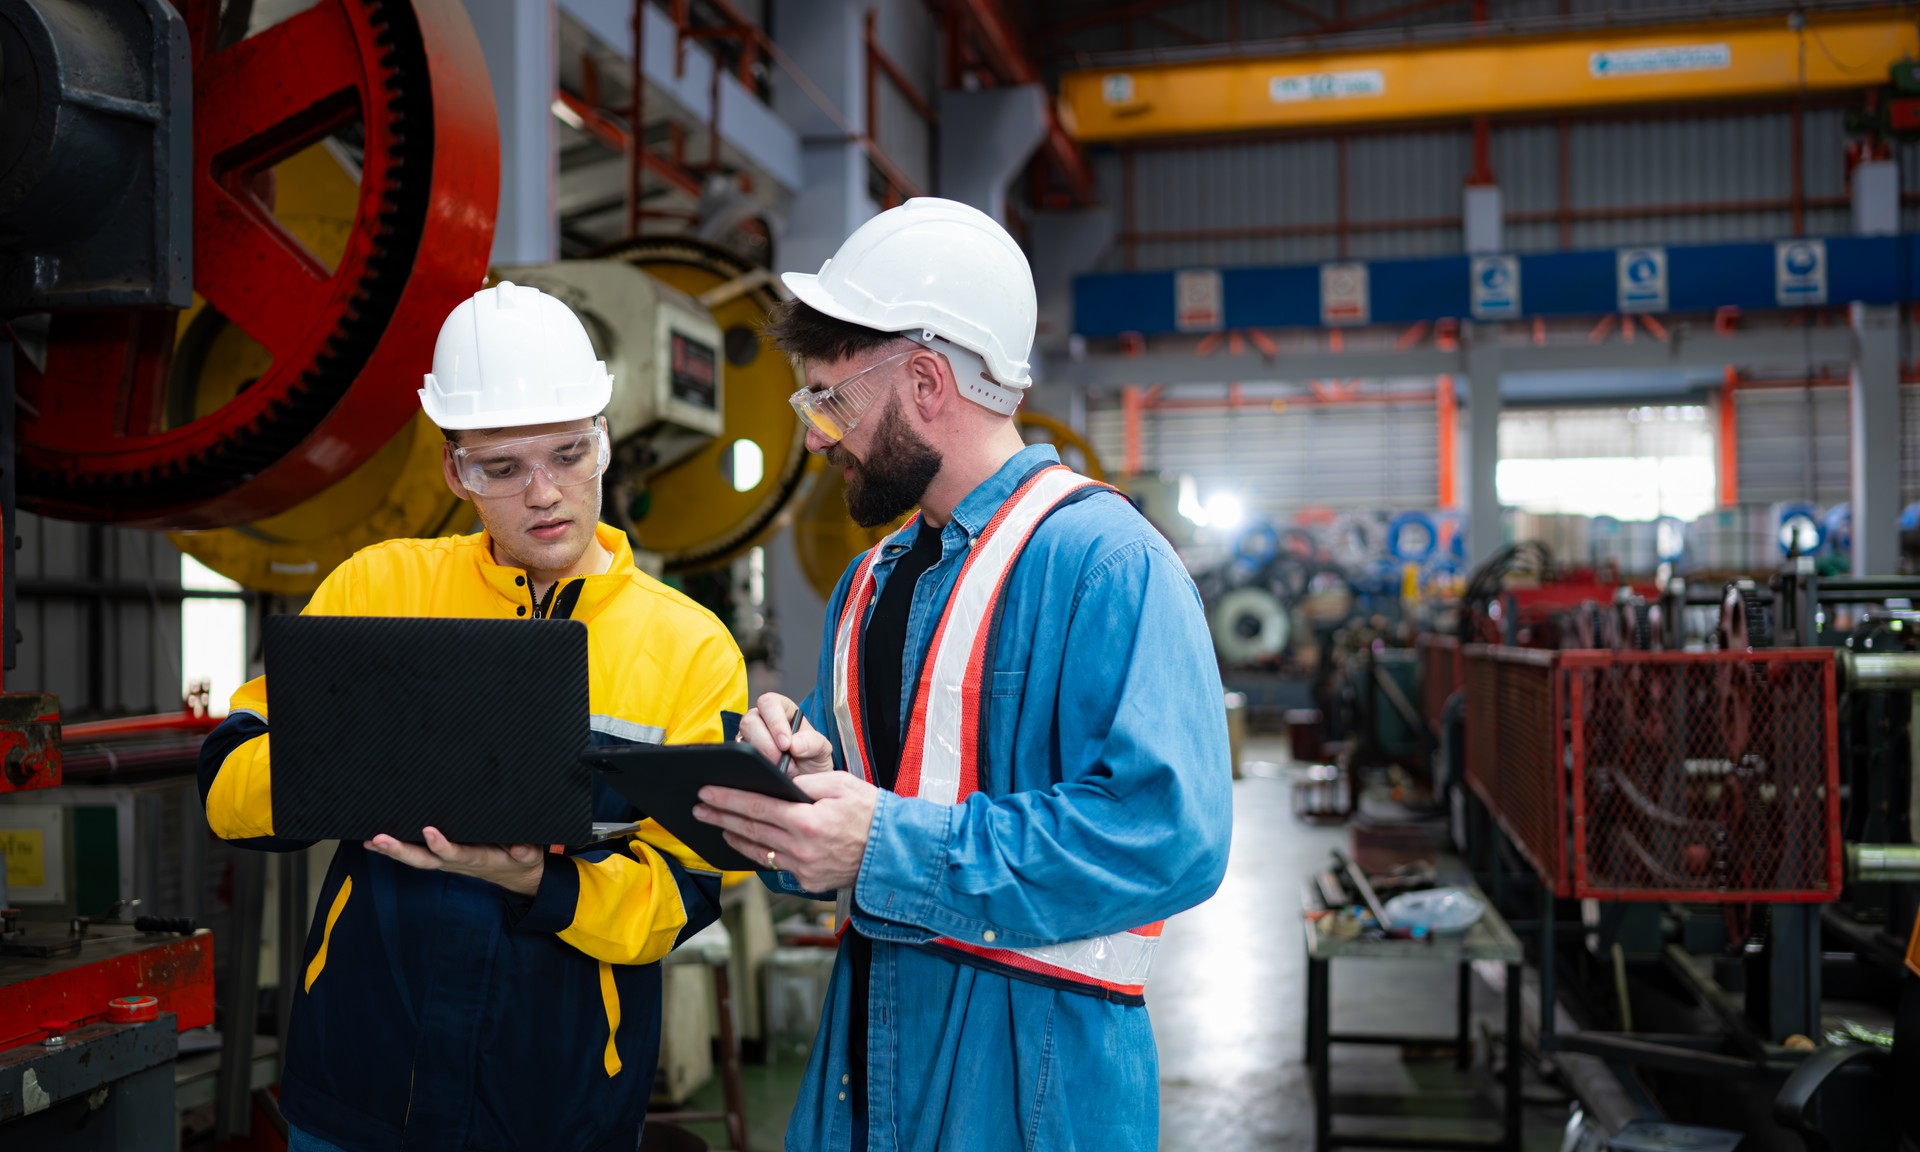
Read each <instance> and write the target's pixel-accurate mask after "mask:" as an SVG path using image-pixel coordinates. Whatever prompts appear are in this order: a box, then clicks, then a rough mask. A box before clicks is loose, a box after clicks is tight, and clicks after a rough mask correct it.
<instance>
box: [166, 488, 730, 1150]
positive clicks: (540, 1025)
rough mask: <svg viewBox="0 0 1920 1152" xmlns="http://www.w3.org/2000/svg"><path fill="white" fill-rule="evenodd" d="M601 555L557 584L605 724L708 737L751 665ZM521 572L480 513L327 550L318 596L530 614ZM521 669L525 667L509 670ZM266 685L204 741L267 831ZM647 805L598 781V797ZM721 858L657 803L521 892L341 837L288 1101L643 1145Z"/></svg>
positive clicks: (343, 1118) (347, 1112)
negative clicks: (483, 526) (341, 557)
mask: <svg viewBox="0 0 1920 1152" xmlns="http://www.w3.org/2000/svg"><path fill="white" fill-rule="evenodd" d="M598 536H599V541H600V543H601V544H602V545H603V546H605V547H606V548H608V549H609V550H611V551H612V552H613V553H614V561H613V566H612V568H611V569H610V570H609V571H608V572H607V573H606V574H605V575H601V576H587V577H583V578H576V579H573V580H569V581H567V582H565V583H563V584H562V585H561V587H560V588H559V589H558V590H556V591H555V592H554V594H553V597H552V601H551V603H552V607H551V608H550V609H549V610H548V611H549V614H550V615H552V616H554V617H568V618H571V619H575V620H580V621H582V622H584V623H585V624H586V626H587V653H588V662H589V664H590V674H589V683H590V691H591V699H592V706H593V738H594V740H595V742H596V743H667V744H698V743H711V742H714V741H719V740H722V739H725V738H729V737H731V736H732V735H733V728H734V726H735V725H736V724H737V723H738V717H739V715H740V713H741V712H743V711H744V710H745V708H746V702H747V684H746V669H745V666H744V664H743V663H742V661H741V658H740V651H739V649H738V648H737V647H736V646H735V644H734V642H733V639H732V638H731V637H730V636H729V635H728V634H727V631H726V629H725V628H724V627H722V625H721V624H720V622H719V621H718V620H717V619H715V618H714V616H713V615H712V613H710V612H708V611H706V610H705V609H704V608H701V607H700V606H698V605H697V604H695V603H693V601H691V600H689V599H687V598H686V597H684V596H682V595H680V594H679V593H677V592H675V591H673V590H672V589H669V588H667V587H666V586H665V585H663V584H661V583H659V582H658V581H656V580H654V579H652V578H651V577H649V576H647V575H646V574H645V573H643V572H641V571H639V570H638V569H637V568H635V567H634V565H633V552H632V550H631V549H630V548H629V547H628V545H627V541H626V538H625V536H624V535H623V534H622V533H620V532H617V531H615V530H613V529H611V528H608V527H606V526H605V525H602V526H601V527H600V528H599V530H598ZM539 611H540V608H539V606H538V605H537V604H536V602H535V601H534V599H533V597H532V595H531V591H530V589H529V587H528V583H527V578H526V573H525V572H523V571H521V570H520V569H517V568H506V567H502V566H500V565H498V564H496V563H494V562H493V558H492V552H491V548H490V545H489V543H488V541H487V538H486V537H485V535H484V534H483V535H475V536H464V537H449V538H446V539H440V540H394V541H389V542H387V543H385V544H380V545H376V546H374V547H372V548H368V549H366V550H364V551H362V552H360V553H358V554H357V555H355V556H354V557H353V558H352V559H350V560H348V561H347V562H346V563H345V564H342V565H341V566H340V567H339V568H337V569H335V570H334V572H333V573H332V575H330V576H328V577H327V579H326V582H325V583H323V584H322V585H321V586H320V589H319V590H318V591H317V592H315V593H314V596H313V600H312V602H311V603H310V604H309V605H308V606H307V612H308V613H310V614H332V615H343V616H458V617H505V618H507V619H514V618H516V617H518V618H529V619H530V618H532V617H533V616H535V615H537V614H538V613H539ZM501 674H502V675H512V674H513V672H512V670H511V669H505V670H501ZM271 741H272V735H271V729H270V727H269V724H268V719H267V685H266V681H265V678H264V677H263V678H261V679H256V680H253V681H251V682H249V683H248V684H246V685H244V686H243V687H242V688H241V689H240V690H239V691H238V692H236V693H234V696H233V705H232V711H231V712H230V713H229V714H228V716H227V719H226V720H225V721H224V722H223V723H222V724H221V725H220V726H219V727H218V728H216V729H214V731H213V732H212V733H211V734H210V735H209V736H208V737H207V740H206V743H205V745H204V746H203V747H202V749H201V752H200V791H201V796H202V798H203V799H204V800H205V802H206V808H207V820H208V822H209V823H210V824H211V825H212V826H213V831H214V832H215V834H217V835H219V836H221V837H223V838H225V839H228V840H233V841H235V842H236V843H238V844H240V845H242V846H245V847H249V848H261V849H265V850H268V851H290V850H294V849H300V848H304V847H306V846H307V844H306V843H305V842H302V841H296V840H287V839H284V838H281V837H276V836H275V835H274V834H273V789H272V759H271V755H270V744H271ZM637 818H638V813H636V812H634V811H633V809H632V808H631V807H630V806H629V805H628V804H627V802H626V801H625V800H624V799H623V798H621V797H620V796H619V795H618V794H617V793H614V792H613V791H611V790H610V789H607V788H606V787H605V785H603V784H599V783H597V782H596V785H595V795H594V819H595V820H602V821H615V820H618V821H626V820H633V819H637ZM719 883H720V882H719V876H718V875H717V874H716V873H715V872H713V871H712V870H711V868H709V866H708V865H706V864H705V863H704V862H702V861H701V860H700V859H699V858H698V857H697V856H695V855H693V853H692V852H691V851H690V850H688V849H687V848H686V847H685V846H684V845H682V844H681V843H680V842H679V841H678V840H676V839H674V838H673V837H672V836H671V835H669V834H668V833H667V832H666V831H665V830H664V829H661V828H660V827H659V826H658V825H657V824H654V823H652V822H648V823H646V824H645V825H643V826H642V829H641V831H640V832H639V833H638V834H636V835H635V836H634V837H632V838H631V839H629V840H627V841H625V842H624V843H623V844H622V845H621V846H620V847H619V848H618V849H617V850H609V849H607V848H605V847H602V848H601V849H600V850H598V851H594V852H588V853H582V854H578V855H567V856H549V857H548V858H547V862H546V870H545V873H544V874H543V877H542V879H541V882H540V889H539V891H538V893H536V894H535V896H534V897H533V898H532V899H531V900H528V899H526V898H524V897H519V896H515V895H513V894H511V893H509V892H507V891H506V890H505V889H502V888H499V887H497V886H495V885H493V884H489V883H486V882H484V881H480V880H474V879H471V878H469V877H464V876H456V875H452V874H450V873H446V872H427V871H419V870H416V869H413V868H410V867H408V866H406V865H404V864H400V863H398V862H396V861H393V860H389V859H387V858H386V857H384V856H380V855H378V854H376V853H372V852H368V851H367V850H366V849H365V848H363V847H362V846H361V845H360V844H358V843H350V842H343V843H342V844H341V845H340V846H339V849H338V850H337V851H336V852H335V853H334V857H333V864H332V867H331V868H329V869H328V872H327V879H326V885H325V887H324V888H323V889H322V891H321V893H320V901H319V904H318V905H317V906H316V908H315V910H314V918H313V927H312V930H311V931H310V932H309V933H308V937H307V952H306V965H305V969H304V972H305V975H304V979H303V980H302V986H301V987H300V988H299V989H298V990H297V995H298V999H297V1000H296V1001H295V1003H294V1009H293V1023H292V1027H291V1035H290V1039H289V1042H288V1051H287V1063H286V1075H285V1077H284V1078H283V1080H282V1082H281V1096H280V1101H281V1106H282V1108H283V1109H284V1110H285V1112H286V1115H287V1118H288V1120H289V1121H291V1122H292V1123H293V1125H294V1126H295V1127H297V1128H300V1129H303V1130H305V1131H306V1132H308V1133H311V1134H312V1135H315V1136H319V1137H321V1138H322V1139H325V1140H328V1141H331V1142H333V1143H335V1144H339V1145H341V1146H343V1147H348V1148H354V1149H369V1150H371V1149H399V1148H403V1147H404V1148H407V1149H416V1148H420V1149H442V1148H444V1149H486V1150H493V1149H499V1150H506V1149H525V1148H543V1149H579V1150H582V1152H585V1150H594V1152H598V1150H600V1149H606V1150H608V1152H612V1150H614V1149H618V1150H619V1152H633V1148H634V1146H635V1144H636V1142H637V1141H638V1139H639V1133H640V1126H641V1123H642V1121H643V1120H644V1118H645V1112H646V1103H647V1096H648V1094H649V1092H650V1090H651V1089H652V1087H653V1078H654V1069H655V1065H656V1063H657V1062H658V1059H659V1049H660V968H659V964H658V963H657V962H658V961H659V960H660V958H661V957H663V956H665V955H666V954H667V952H668V951H670V950H671V949H672V948H673V946H674V944H675V943H677V942H678V941H679V940H680V939H682V938H683V937H685V936H687V935H689V934H691V933H693V932H696V931H698V930H699V929H700V928H702V927H704V926H706V925H707V924H709V923H711V922H712V921H713V919H714V918H715V917H716V915H717V914H718V911H719Z"/></svg>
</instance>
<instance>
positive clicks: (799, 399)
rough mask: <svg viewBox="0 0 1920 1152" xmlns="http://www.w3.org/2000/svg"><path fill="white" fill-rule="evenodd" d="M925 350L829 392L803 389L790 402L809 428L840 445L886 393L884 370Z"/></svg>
mask: <svg viewBox="0 0 1920 1152" xmlns="http://www.w3.org/2000/svg"><path fill="white" fill-rule="evenodd" d="M924 351H926V349H925V348H924V347H919V346H916V347H913V348H909V349H907V350H906V351H905V352H901V353H898V354H896V355H893V356H889V357H887V358H886V359H885V360H882V361H880V362H879V363H878V364H875V365H873V366H872V367H870V368H863V369H861V370H860V371H858V372H855V373H854V374H853V375H851V376H849V377H847V378H846V379H845V380H842V381H840V383H838V384H835V385H833V386H832V387H829V388H818V389H815V388H802V389H800V391H798V392H795V393H794V394H793V395H792V396H790V397H788V398H787V403H789V404H792V405H793V410H794V412H796V413H798V414H799V416H800V419H801V420H803V421H805V422H806V424H807V426H808V427H810V428H812V429H813V430H814V431H816V432H818V433H820V435H822V436H825V437H826V438H827V439H829V440H831V441H833V442H834V443H836V444H838V443H839V442H840V441H841V440H842V439H844V438H845V437H846V436H847V435H848V434H850V433H851V432H852V431H853V430H854V428H856V427H858V426H859V424H860V418H861V417H862V416H865V415H866V413H867V409H869V408H871V407H873V402H874V401H875V400H878V399H879V398H880V395H881V393H883V392H885V391H886V390H887V386H888V384H889V383H891V381H890V380H889V378H888V377H887V376H885V375H884V374H882V372H881V369H883V368H890V367H892V366H893V365H895V364H898V363H900V361H902V360H905V359H906V358H907V357H909V356H911V355H913V354H914V353H915V352H924Z"/></svg>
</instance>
